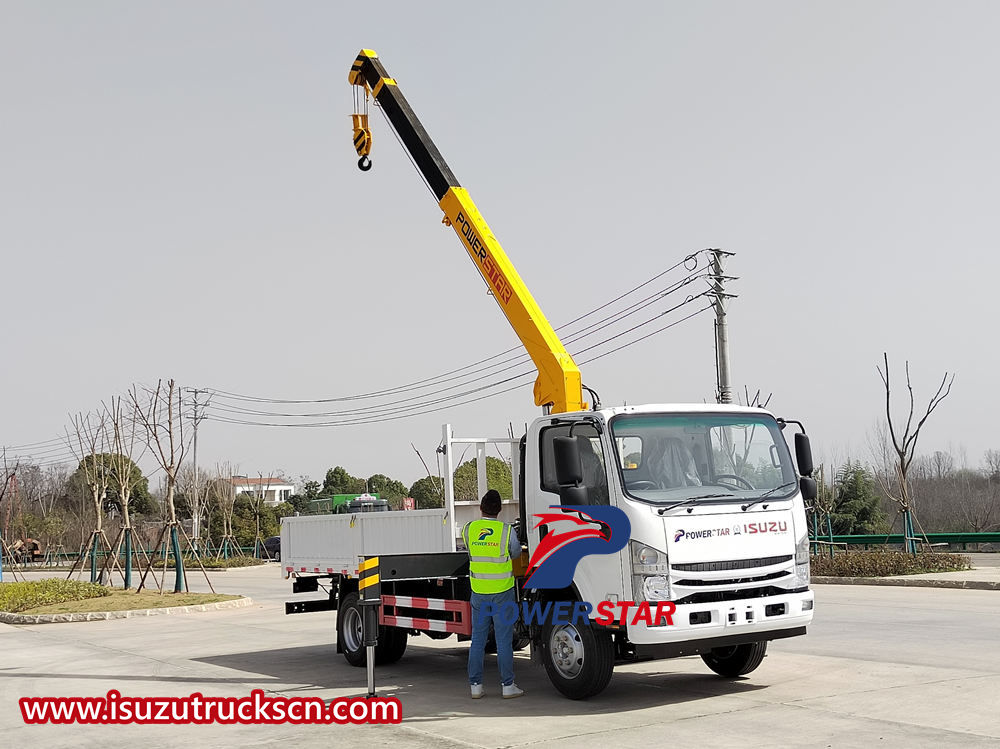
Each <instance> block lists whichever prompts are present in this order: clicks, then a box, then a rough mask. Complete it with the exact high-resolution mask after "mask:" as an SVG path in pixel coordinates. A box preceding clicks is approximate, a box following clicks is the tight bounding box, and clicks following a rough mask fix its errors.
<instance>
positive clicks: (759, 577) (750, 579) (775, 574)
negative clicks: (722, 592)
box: [674, 570, 791, 585]
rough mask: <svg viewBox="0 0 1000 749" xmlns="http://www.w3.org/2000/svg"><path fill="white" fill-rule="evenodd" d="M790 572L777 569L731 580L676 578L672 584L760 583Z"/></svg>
mask: <svg viewBox="0 0 1000 749" xmlns="http://www.w3.org/2000/svg"><path fill="white" fill-rule="evenodd" d="M790 574H791V573H790V572H788V571H787V570H778V571H777V572H772V573H771V574H769V575H757V576H755V577H735V578H733V579H732V580H678V581H677V582H675V583H674V585H746V584H747V583H760V582H764V581H765V580H777V579H778V578H779V577H785V576H786V575H790Z"/></svg>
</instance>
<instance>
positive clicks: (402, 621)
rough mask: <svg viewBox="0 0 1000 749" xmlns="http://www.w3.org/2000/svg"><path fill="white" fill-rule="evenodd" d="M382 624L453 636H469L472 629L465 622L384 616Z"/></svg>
mask: <svg viewBox="0 0 1000 749" xmlns="http://www.w3.org/2000/svg"><path fill="white" fill-rule="evenodd" d="M379 618H380V619H381V621H380V622H379V623H380V624H384V625H385V626H388V627H404V628H406V629H423V630H428V631H430V632H451V633H453V634H460V635H469V634H472V628H471V627H470V626H468V625H466V624H465V623H464V622H443V621H438V620H434V621H432V620H430V619H421V618H419V617H414V616H382V617H379Z"/></svg>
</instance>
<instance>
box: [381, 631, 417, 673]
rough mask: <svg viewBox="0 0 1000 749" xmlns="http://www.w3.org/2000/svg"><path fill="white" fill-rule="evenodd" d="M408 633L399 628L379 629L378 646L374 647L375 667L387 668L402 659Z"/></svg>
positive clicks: (408, 638) (407, 640)
mask: <svg viewBox="0 0 1000 749" xmlns="http://www.w3.org/2000/svg"><path fill="white" fill-rule="evenodd" d="M409 640H410V633H409V632H407V631H406V630H405V629H400V628H399V627H379V628H378V645H376V646H375V665H376V666H388V665H389V664H390V663H395V662H396V661H398V660H399V659H400V658H402V657H403V653H405V652H406V644H407V643H408V642H409Z"/></svg>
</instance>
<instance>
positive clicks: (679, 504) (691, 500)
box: [657, 494, 734, 515]
mask: <svg viewBox="0 0 1000 749" xmlns="http://www.w3.org/2000/svg"><path fill="white" fill-rule="evenodd" d="M732 496H734V495H732V494H699V495H698V496H697V497H688V498H687V499H682V500H681V501H680V502H674V503H673V504H672V505H667V506H666V507H661V508H660V509H659V510H657V512H659V513H660V514H661V515H662V514H663V513H665V512H667V510H672V509H674V508H675V507H683V506H684V505H690V504H694V502H695V501H697V500H699V499H715V498H716V497H732ZM688 512H690V510H688Z"/></svg>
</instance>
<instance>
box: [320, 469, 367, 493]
mask: <svg viewBox="0 0 1000 749" xmlns="http://www.w3.org/2000/svg"><path fill="white" fill-rule="evenodd" d="M365 489H366V485H365V480H364V479H360V478H358V477H357V476H352V475H351V474H349V473H348V472H347V469H346V468H344V467H342V466H337V467H336V468H331V469H330V470H329V471H327V472H326V478H324V479H323V488H322V489H321V490H320V492H319V495H318V496H320V497H332V496H333V495H334V494H362V493H364V491H365Z"/></svg>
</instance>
